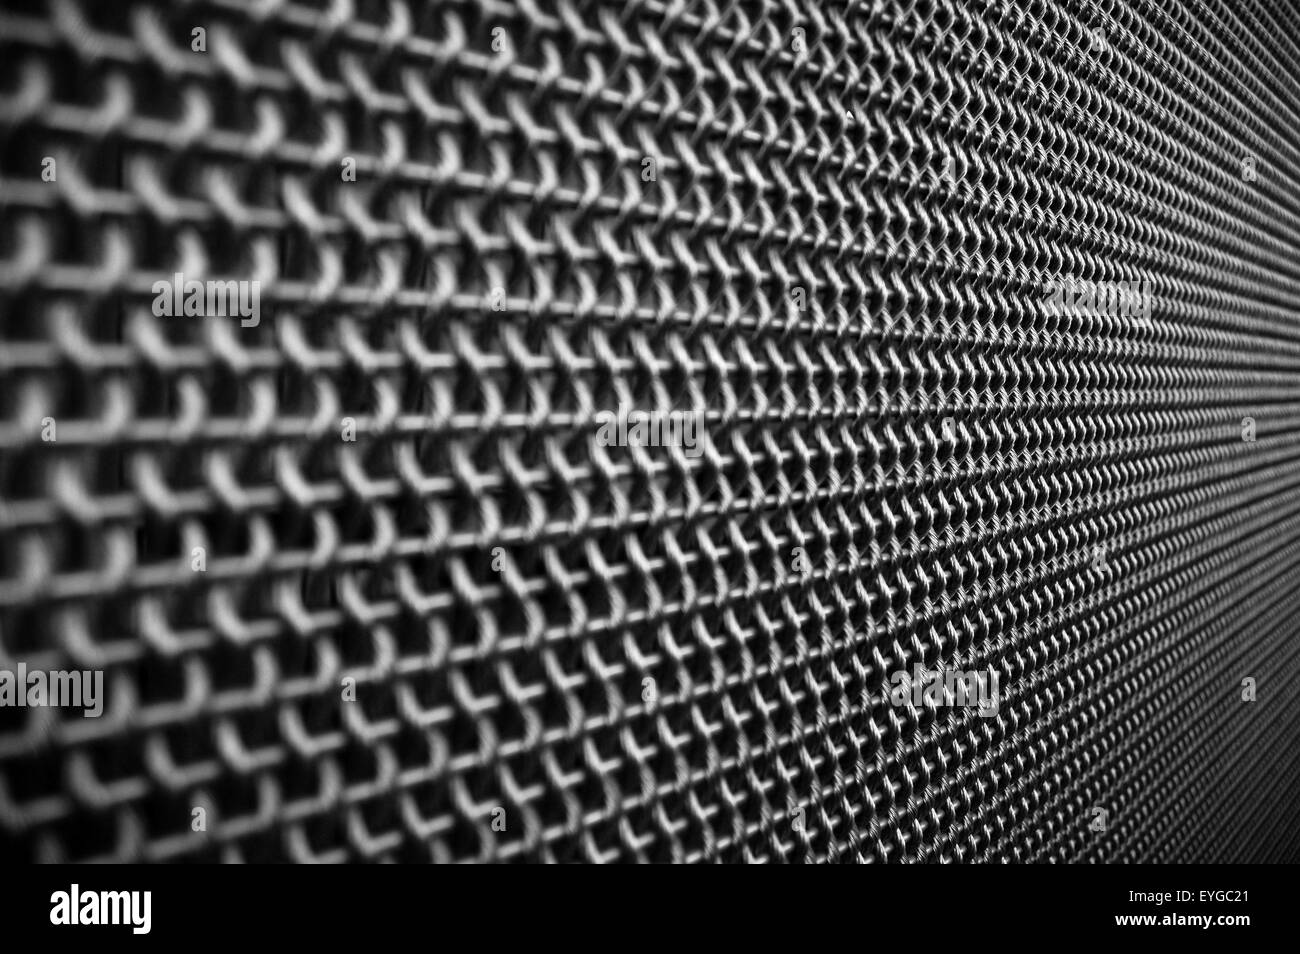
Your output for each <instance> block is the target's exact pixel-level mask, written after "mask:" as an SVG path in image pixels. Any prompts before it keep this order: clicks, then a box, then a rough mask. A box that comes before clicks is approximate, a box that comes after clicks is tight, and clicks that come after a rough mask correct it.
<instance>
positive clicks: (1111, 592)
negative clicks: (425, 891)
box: [0, 0, 1300, 862]
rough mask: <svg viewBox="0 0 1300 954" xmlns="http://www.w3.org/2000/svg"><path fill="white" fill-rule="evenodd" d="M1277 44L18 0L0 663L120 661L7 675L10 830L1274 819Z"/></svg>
mask: <svg viewBox="0 0 1300 954" xmlns="http://www.w3.org/2000/svg"><path fill="white" fill-rule="evenodd" d="M196 28H202V29H203V31H205V32H204V34H203V35H204V36H205V37H206V39H205V42H204V43H203V44H200V45H201V46H203V47H204V48H203V49H199V50H196V49H195V48H194V47H195V40H194V37H195V34H194V33H193V31H194V29H196ZM1298 77H1300V11H1297V8H1296V6H1295V4H1294V3H1292V2H1270V0H1204V2H1189V3H1186V4H1185V5H1180V4H1178V3H1172V4H1171V3H1170V2H1168V0H1115V2H1106V0H1104V2H1101V3H1092V2H1087V3H1078V4H1075V3H1070V4H1061V3H1058V2H1056V0H989V2H952V0H867V2H841V0H835V2H829V3H821V2H818V0H741V2H731V0H513V2H509V3H506V2H497V0H446V2H433V3H424V2H414V0H330V2H327V0H319V2H281V0H265V2H254V0H196V2H176V3H166V2H161V0H132V2H125V0H124V2H120V3H119V2H114V3H99V2H92V0H25V2H16V0H6V2H5V3H4V4H3V9H0V177H2V178H0V668H13V667H14V666H16V665H17V664H18V663H19V662H23V663H25V664H26V665H28V666H29V667H38V668H39V667H44V668H46V669H56V668H66V669H98V670H102V671H103V672H104V673H105V692H106V694H107V705H106V709H105V711H104V714H103V715H102V717H100V718H98V719H88V718H83V717H82V716H81V714H80V713H77V712H69V711H67V710H63V709H54V708H22V709H20V708H0V857H3V858H5V859H7V860H13V859H17V860H27V859H30V860H42V861H49V860H92V859H100V860H102V859H118V860H127V861H144V860H156V861H178V860H207V861H215V860H243V861H282V860H298V861H306V860H328V861H343V860H348V861H363V860H372V861H378V860H397V861H430V860H431V861H463V860H485V861H508V860H546V861H614V860H617V861H692V862H693V861H877V862H898V861H917V862H921V861H927V862H928V861H963V862H969V861H1048V860H1054V861H1208V860H1215V861H1279V860H1290V861H1295V860H1297V859H1298V858H1300V823H1298V822H1297V812H1296V807H1295V806H1296V804H1297V799H1298V798H1300V780H1298V775H1297V773H1298V771H1300V746H1297V739H1298V738H1300V703H1298V698H1297V697H1298V692H1297V676H1298V675H1300V673H1298V671H1297V670H1298V669H1300V643H1297V634H1298V633H1300V623H1298V622H1297V613H1298V612H1300V467H1298V465H1300V437H1298V435H1300V376H1298V371H1300V323H1298V321H1297V307H1298V304H1300V259H1298V258H1297V254H1296V252H1297V248H1300V79H1298ZM46 158H51V159H53V160H55V165H54V166H53V167H52V168H53V169H55V170H56V175H55V176H54V177H53V178H52V179H47V178H45V177H44V176H43V170H44V169H45V168H46V165H45V163H44V160H45V159H46ZM349 160H351V162H352V168H353V169H354V170H355V181H353V180H351V179H348V178H347V176H346V170H347V169H348V168H349V165H348V161H349ZM646 160H651V161H650V162H648V163H647V162H646ZM177 272H180V273H183V274H186V275H188V276H197V277H199V278H201V279H203V278H230V279H238V280H258V281H259V282H260V283H261V286H260V287H261V289H262V304H261V307H262V314H261V320H260V323H259V324H257V325H256V326H253V327H245V326H243V325H242V324H241V322H239V321H238V320H236V319H233V318H229V317H224V318H223V317H188V318H187V317H159V316H156V315H155V313H154V311H153V310H152V308H151V303H152V300H153V297H154V295H153V285H154V283H155V282H157V281H159V280H167V279H170V278H171V277H172V275H173V274H174V273H177ZM1059 276H1067V277H1072V278H1077V279H1080V280H1143V281H1148V282H1150V285H1151V288H1152V289H1153V291H1154V305H1153V307H1152V311H1151V316H1150V320H1149V321H1137V320H1134V319H1133V318H1130V317H1122V316H1106V315H1096V316H1088V315H1071V314H1062V313H1059V312H1053V311H1052V310H1051V309H1050V308H1049V307H1047V305H1046V303H1045V302H1044V293H1043V288H1044V283H1045V282H1048V281H1052V280H1054V278H1055V277H1059ZM801 306H802V307H801ZM620 404H624V405H627V406H630V407H633V408H641V409H647V410H652V411H665V410H670V409H671V410H685V411H698V412H700V413H702V414H703V421H704V423H703V428H704V434H705V435H706V440H705V441H704V445H703V453H702V454H700V455H699V456H690V455H688V454H686V453H684V449H683V448H682V447H655V446H634V447H625V446H602V445H601V444H600V443H599V442H598V441H597V440H595V438H594V434H595V432H596V424H595V421H596V415H597V414H598V413H599V412H600V411H602V410H613V409H617V408H618V407H619V405H620ZM47 418H48V419H50V420H51V421H53V422H56V424H57V438H56V439H55V440H48V439H46V438H45V436H44V435H43V422H45V421H46V419H47ZM345 418H350V419H352V421H353V422H354V424H355V440H347V439H346V431H345V426H346V425H345V424H344V419H345ZM946 418H950V419H951V427H950V428H945V426H944V424H943V422H944V420H945V419H946ZM1244 418H1251V419H1252V420H1253V421H1254V426H1255V428H1256V434H1255V437H1256V439H1255V440H1254V441H1250V440H1248V439H1243V436H1244V434H1245V431H1246V425H1245V424H1243V419H1244ZM195 547H201V548H203V549H202V552H204V553H206V564H205V568H203V569H201V570H196V569H195V568H194V562H193V560H192V554H193V553H194V552H196V551H195V549H194V548H195ZM796 548H798V549H796ZM918 663H919V664H924V665H927V666H948V667H956V668H960V669H985V670H993V671H996V672H997V673H999V675H1000V677H1001V685H1002V700H1001V705H1000V708H999V710H998V712H997V714H996V716H995V717H993V718H980V717H979V715H978V714H977V713H975V712H972V711H969V710H966V709H961V708H954V707H938V706H930V705H922V706H921V707H919V708H918V707H916V706H914V705H910V704H909V705H905V706H901V707H899V706H894V705H891V704H890V702H889V700H887V699H885V698H882V689H884V688H886V686H887V680H888V678H889V674H890V673H892V672H894V671H897V670H903V669H911V668H912V667H913V666H914V665H916V664H918ZM1245 678H1252V679H1255V680H1256V681H1257V685H1258V698H1257V699H1256V701H1254V702H1248V701H1243V699H1242V694H1243V690H1242V685H1243V682H1242V681H1243V679H1245ZM350 695H354V696H355V699H353V698H349V696H350ZM197 808H201V809H203V812H202V813H196V811H195V809H197ZM1099 809H1100V811H1101V814H1099V813H1098V810H1099ZM200 814H201V815H202V816H203V817H204V818H205V819H206V823H205V825H204V826H200V827H199V830H196V824H195V822H194V819H195V818H198V817H199V815H200ZM1099 818H1104V824H1100V825H1099V824H1097V823H1096V822H1097V820H1098V819H1099Z"/></svg>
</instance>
